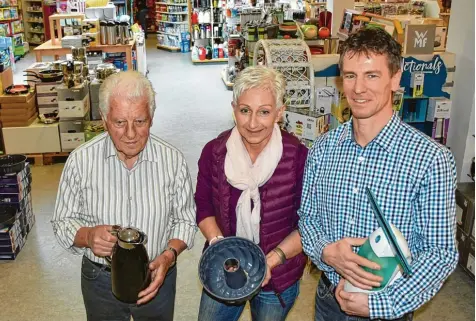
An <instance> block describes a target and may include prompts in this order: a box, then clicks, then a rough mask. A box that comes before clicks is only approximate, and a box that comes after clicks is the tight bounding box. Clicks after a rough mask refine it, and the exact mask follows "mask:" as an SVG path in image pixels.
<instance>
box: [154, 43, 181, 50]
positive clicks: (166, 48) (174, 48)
mask: <svg viewBox="0 0 476 321" xmlns="http://www.w3.org/2000/svg"><path fill="white" fill-rule="evenodd" d="M157 49H164V50H168V51H180V50H181V49H180V48H179V47H170V46H164V45H159V44H157Z"/></svg>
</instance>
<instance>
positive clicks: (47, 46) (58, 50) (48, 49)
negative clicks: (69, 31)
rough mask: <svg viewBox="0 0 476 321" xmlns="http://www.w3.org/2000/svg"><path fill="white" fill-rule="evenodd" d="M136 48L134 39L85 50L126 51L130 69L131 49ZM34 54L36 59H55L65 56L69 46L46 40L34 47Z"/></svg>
mask: <svg viewBox="0 0 476 321" xmlns="http://www.w3.org/2000/svg"><path fill="white" fill-rule="evenodd" d="M135 49H136V43H135V40H131V41H130V42H129V44H127V45H98V46H89V47H86V50H87V51H98V50H101V51H102V52H106V53H118V52H125V53H126V62H127V68H129V69H132V66H133V64H132V51H133V50H135ZM34 52H35V55H36V61H37V62H40V61H43V56H54V57H55V60H58V59H59V56H65V55H67V54H70V53H71V48H63V47H61V44H59V45H53V44H52V40H48V41H47V42H45V43H44V44H42V45H41V46H38V47H36V48H35V49H34Z"/></svg>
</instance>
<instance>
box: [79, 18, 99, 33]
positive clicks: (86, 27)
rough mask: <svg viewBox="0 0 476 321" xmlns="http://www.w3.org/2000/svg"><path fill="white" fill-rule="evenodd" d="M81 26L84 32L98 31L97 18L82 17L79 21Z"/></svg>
mask: <svg viewBox="0 0 476 321" xmlns="http://www.w3.org/2000/svg"><path fill="white" fill-rule="evenodd" d="M81 27H82V29H83V34H84V33H90V32H99V19H84V20H83V21H81Z"/></svg>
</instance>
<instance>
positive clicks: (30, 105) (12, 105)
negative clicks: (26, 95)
mask: <svg viewBox="0 0 476 321" xmlns="http://www.w3.org/2000/svg"><path fill="white" fill-rule="evenodd" d="M34 107H36V95H32V96H31V97H30V99H28V100H27V101H26V102H23V103H2V104H1V107H0V108H2V110H4V111H6V110H7V109H13V110H16V109H30V108H34ZM7 113H8V112H7Z"/></svg>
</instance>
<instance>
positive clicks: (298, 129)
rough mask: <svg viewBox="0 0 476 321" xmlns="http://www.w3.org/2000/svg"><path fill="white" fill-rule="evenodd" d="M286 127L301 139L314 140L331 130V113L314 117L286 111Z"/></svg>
mask: <svg viewBox="0 0 476 321" xmlns="http://www.w3.org/2000/svg"><path fill="white" fill-rule="evenodd" d="M283 125H284V129H285V130H286V131H287V132H289V133H291V134H293V135H295V136H296V137H298V138H299V139H308V140H314V139H316V137H319V136H320V135H322V134H323V133H326V132H327V131H329V115H324V116H318V117H312V116H307V115H302V114H298V113H295V112H289V111H286V112H285V113H284V120H283Z"/></svg>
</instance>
